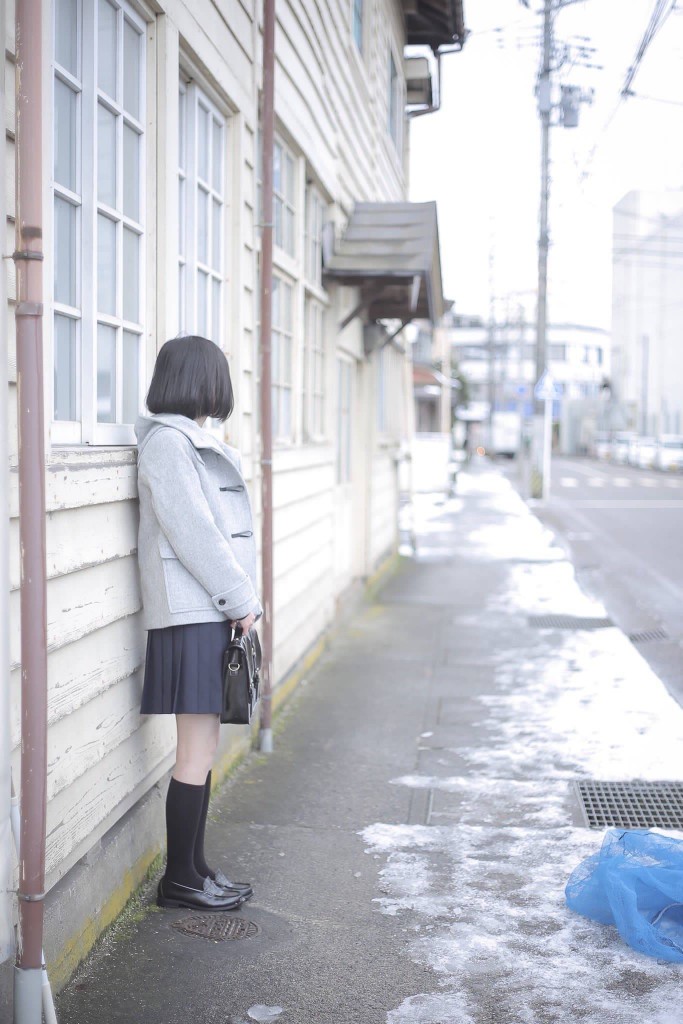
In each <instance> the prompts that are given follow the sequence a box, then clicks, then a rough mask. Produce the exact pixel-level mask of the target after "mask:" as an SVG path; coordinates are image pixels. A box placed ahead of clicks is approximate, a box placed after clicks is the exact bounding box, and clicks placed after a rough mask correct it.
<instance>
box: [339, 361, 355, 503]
mask: <svg viewBox="0 0 683 1024" xmlns="http://www.w3.org/2000/svg"><path fill="white" fill-rule="evenodd" d="M335 372H336V380H335V394H336V406H337V407H336V424H335V426H336V430H335V447H336V451H335V479H336V483H337V486H345V485H349V484H350V483H351V480H352V477H351V460H352V452H351V418H352V417H351V413H352V404H353V362H352V360H351V359H349V358H348V357H347V356H343V355H341V353H339V352H337V358H336V363H335Z"/></svg>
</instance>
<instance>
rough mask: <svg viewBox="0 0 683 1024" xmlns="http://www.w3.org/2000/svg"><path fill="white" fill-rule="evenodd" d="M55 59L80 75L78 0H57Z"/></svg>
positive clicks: (72, 72)
mask: <svg viewBox="0 0 683 1024" xmlns="http://www.w3.org/2000/svg"><path fill="white" fill-rule="evenodd" d="M55 60H56V61H57V63H58V64H61V65H62V67H63V68H66V70H67V71H70V72H71V74H72V75H74V76H75V77H76V78H78V77H79V74H78V0H57V2H56V4H55Z"/></svg>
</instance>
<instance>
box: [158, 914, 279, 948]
mask: <svg viewBox="0 0 683 1024" xmlns="http://www.w3.org/2000/svg"><path fill="white" fill-rule="evenodd" d="M173 927H174V928H177V929H178V931H179V932H184V934H185V935H196V936H198V937H199V938H202V939H211V940H212V942H225V940H226V939H251V938H253V936H254V935H258V932H259V927H258V925H257V924H254V922H253V921H247V920H246V918H244V917H228V915H227V914H217V913H211V914H191V915H190V916H189V917H181V918H180V920H179V921H174V922H173Z"/></svg>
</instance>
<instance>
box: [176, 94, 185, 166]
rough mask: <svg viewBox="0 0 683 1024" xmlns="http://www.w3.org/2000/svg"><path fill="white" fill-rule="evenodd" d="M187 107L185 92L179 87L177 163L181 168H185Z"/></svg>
mask: <svg viewBox="0 0 683 1024" xmlns="http://www.w3.org/2000/svg"><path fill="white" fill-rule="evenodd" d="M186 109H187V93H186V92H185V90H184V89H181V90H180V92H179V95H178V164H179V167H180V169H181V170H185V168H186V166H187V161H186V157H185V147H186V142H185V124H186V117H187V115H186Z"/></svg>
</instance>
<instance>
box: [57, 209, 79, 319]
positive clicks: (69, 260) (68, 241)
mask: <svg viewBox="0 0 683 1024" xmlns="http://www.w3.org/2000/svg"><path fill="white" fill-rule="evenodd" d="M76 216H77V213H76V207H75V206H72V205H71V203H67V201H66V199H60V198H59V196H55V302H63V303H65V305H67V306H75V305H76Z"/></svg>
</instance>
